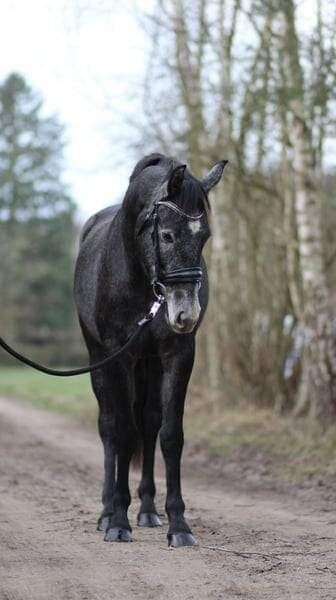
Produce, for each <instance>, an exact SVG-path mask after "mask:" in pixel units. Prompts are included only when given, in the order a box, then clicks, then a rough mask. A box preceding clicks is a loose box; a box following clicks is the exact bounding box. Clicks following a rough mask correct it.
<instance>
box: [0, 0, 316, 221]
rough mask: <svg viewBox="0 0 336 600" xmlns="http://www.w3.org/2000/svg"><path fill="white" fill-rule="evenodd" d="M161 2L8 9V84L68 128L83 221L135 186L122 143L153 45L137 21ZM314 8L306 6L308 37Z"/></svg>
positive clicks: (20, 0)
mask: <svg viewBox="0 0 336 600" xmlns="http://www.w3.org/2000/svg"><path fill="white" fill-rule="evenodd" d="M153 1H154V0H123V1H122V2H121V1H120V0H119V1H118V0H29V1H25V0H1V1H0V40H1V41H0V81H1V80H2V79H4V78H5V77H6V76H7V75H8V74H9V73H10V72H13V71H17V72H19V73H21V74H22V75H23V76H24V77H25V78H26V79H27V81H28V83H29V84H30V85H32V86H33V87H34V88H35V89H37V90H38V91H39V92H40V93H41V95H42V97H43V98H44V101H45V104H44V107H45V108H44V110H45V112H46V114H50V113H56V114H58V116H59V118H60V120H61V122H62V123H63V124H64V125H65V128H66V139H67V147H66V156H65V159H66V160H65V164H66V171H65V180H66V182H67V183H68V185H69V189H70V192H71V194H72V196H73V198H74V200H75V201H76V203H77V204H78V206H79V208H80V212H79V215H80V218H81V219H84V218H85V217H87V216H89V215H90V214H92V213H94V212H96V211H97V210H99V209H100V208H103V207H104V206H107V205H109V204H112V203H114V202H117V201H118V200H120V199H121V198H122V196H123V194H124V192H125V190H126V187H127V184H128V177H129V174H130V172H131V170H132V168H133V165H134V155H133V154H132V153H131V152H129V151H127V148H125V147H121V145H120V138H121V134H122V133H123V128H124V127H125V118H124V117H125V115H127V114H130V115H132V114H133V115H134V114H135V112H136V107H137V106H140V104H139V99H140V93H141V91H140V86H137V84H136V82H137V81H141V79H142V75H143V73H144V64H145V57H146V51H147V44H148V41H147V37H146V35H145V32H144V29H143V25H142V24H141V22H139V17H138V16H137V15H139V11H145V12H149V11H150V9H151V6H152V5H153ZM313 4H314V2H313V0H300V2H299V15H298V17H299V18H298V24H299V26H300V27H301V28H303V29H304V28H305V27H306V26H307V27H308V28H309V26H310V23H311V15H312V12H313ZM135 8H137V10H135ZM130 135H132V134H131V132H130ZM145 153H146V149H145V148H144V154H145Z"/></svg>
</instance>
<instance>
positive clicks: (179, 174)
mask: <svg viewBox="0 0 336 600" xmlns="http://www.w3.org/2000/svg"><path fill="white" fill-rule="evenodd" d="M186 168H187V165H179V166H178V167H176V168H175V169H174V170H173V171H172V173H171V175H170V177H169V179H168V183H167V192H168V196H174V195H175V194H178V193H179V192H180V191H181V187H182V183H183V178H184V171H185V170H186Z"/></svg>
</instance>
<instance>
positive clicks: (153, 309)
mask: <svg viewBox="0 0 336 600" xmlns="http://www.w3.org/2000/svg"><path fill="white" fill-rule="evenodd" d="M155 295H156V300H155V302H153V304H152V306H151V308H150V311H149V313H148V314H147V315H146V316H145V317H143V319H141V320H140V321H138V323H137V326H138V328H137V329H136V330H135V332H134V333H133V334H132V335H131V336H130V337H129V338H128V340H127V342H126V343H125V344H124V345H123V346H122V347H121V348H119V350H116V351H115V352H113V354H111V355H110V356H108V357H107V358H104V359H103V360H100V361H99V362H97V363H94V364H93V365H88V366H86V367H79V368H78V369H71V370H68V371H62V370H58V369H50V368H49V367H45V366H44V365H41V364H39V363H37V362H35V361H34V360H31V359H30V358H27V357H26V356H23V355H22V354H20V353H19V352H17V351H16V350H14V349H13V348H11V346H9V345H8V344H7V343H6V342H5V340H4V339H3V338H2V337H0V346H1V347H2V348H3V349H4V350H6V352H8V354H10V355H11V356H13V357H14V358H16V359H17V360H19V361H20V362H22V363H24V364H26V365H28V366H29V367H32V368H33V369H36V371H41V373H46V374H47V375H54V376H55V377H73V376H74V375H83V374H84V373H92V371H96V370H97V369H101V368H102V367H105V366H106V365H108V364H109V363H110V362H112V360H114V359H115V358H117V356H120V355H121V354H123V353H124V352H126V350H128V348H130V347H131V346H132V344H133V342H134V340H135V339H136V338H137V337H138V335H139V334H140V332H141V330H142V328H143V327H144V326H145V325H147V323H150V322H151V321H152V320H153V319H154V317H155V316H156V314H157V312H158V310H159V308H160V306H161V305H162V304H163V303H164V302H165V299H164V297H163V296H161V295H158V294H156V293H155Z"/></svg>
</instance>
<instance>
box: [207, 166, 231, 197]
mask: <svg viewBox="0 0 336 600" xmlns="http://www.w3.org/2000/svg"><path fill="white" fill-rule="evenodd" d="M228 162H229V161H228V160H220V161H219V162H218V163H216V164H215V166H214V167H212V169H211V171H209V173H208V174H207V175H206V176H205V177H204V178H203V179H202V181H201V183H202V187H203V188H204V190H205V191H206V193H208V192H210V190H211V189H212V188H213V187H214V186H215V185H217V183H218V182H219V180H220V178H221V177H222V175H223V171H224V168H225V166H226V165H227V164H228Z"/></svg>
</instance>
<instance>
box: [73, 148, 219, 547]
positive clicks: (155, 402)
mask: <svg viewBox="0 0 336 600" xmlns="http://www.w3.org/2000/svg"><path fill="white" fill-rule="evenodd" d="M226 163H227V161H220V162H218V163H216V164H215V166H214V167H213V168H212V169H211V170H210V172H209V173H208V174H207V175H206V176H205V177H204V178H203V180H202V181H199V180H198V179H196V178H195V177H194V176H193V175H192V174H191V172H190V171H189V170H188V168H187V167H186V165H185V164H182V163H181V162H179V161H177V160H176V159H173V158H170V157H167V156H164V155H162V154H159V153H156V154H151V155H149V156H145V157H144V158H143V159H141V160H140V161H139V162H138V163H137V164H136V166H135V168H134V170H133V172H132V174H131V177H130V181H129V186H128V189H127V191H126V194H125V197H124V199H123V201H122V203H121V204H120V205H112V206H110V207H108V208H105V209H103V210H101V211H100V212H98V213H97V214H95V215H94V216H92V217H91V218H90V219H89V220H88V221H87V223H86V224H85V225H84V228H83V231H82V233H81V237H80V249H79V254H78V258H77V262H76V270H75V286H74V292H75V303H76V307H77V311H78V317H79V323H80V327H81V330H82V333H83V337H84V340H85V343H86V346H87V349H88V353H89V357H90V363H94V362H95V361H100V360H102V359H104V358H105V357H107V356H108V355H109V354H111V352H112V351H113V350H115V349H116V348H118V347H120V346H122V345H123V344H124V343H125V341H126V340H127V339H128V338H129V336H130V335H131V333H132V331H134V328H135V327H136V325H137V324H138V323H139V320H141V317H143V315H144V313H146V311H147V309H148V306H149V305H151V303H152V302H153V299H155V298H158V299H159V303H158V305H157V314H156V316H155V318H153V319H152V320H151V321H150V323H148V324H147V325H146V327H145V328H143V329H142V331H141V334H140V335H139V336H138V338H137V340H136V341H135V342H134V344H133V345H132V346H131V348H128V351H127V352H126V353H125V354H124V355H121V356H120V357H118V359H116V360H115V361H113V362H112V363H111V364H109V365H107V366H105V367H103V368H101V369H98V370H96V371H94V372H93V373H91V385H92V389H93V392H94V394H95V396H96V398H97V401H98V407H99V417H98V430H99V434H100V438H101V441H102V443H103V447H104V471H105V477H104V484H103V493H102V504H103V511H102V513H101V515H100V517H99V520H98V529H99V530H101V531H104V532H105V534H104V540H105V541H108V542H130V541H132V528H131V525H130V522H129V519H128V515H127V513H128V508H129V506H130V503H131V496H130V490H129V468H130V463H131V460H132V458H134V455H137V454H138V453H139V452H138V451H139V448H140V449H141V452H140V454H141V457H142V474H141V481H140V485H139V488H138V494H139V497H140V502H141V505H140V510H139V513H138V517H137V523H138V525H139V526H140V527H157V526H160V525H161V522H160V519H159V516H158V513H157V510H156V506H155V492H156V488H155V482H154V455H155V447H156V442H157V437H158V435H159V438H160V444H161V450H162V454H163V458H164V462H165V470H166V487H167V494H166V505H165V509H166V513H167V516H168V522H169V529H168V533H167V538H168V545H169V546H172V547H179V546H192V545H194V544H196V543H197V542H196V539H195V537H194V535H193V534H192V531H191V529H190V527H189V525H188V523H187V521H186V519H185V517H184V511H185V504H184V501H183V498H182V492H181V475H180V464H181V455H182V449H183V441H184V438H183V412H184V403H185V396H186V391H187V386H188V382H189V379H190V376H191V372H192V369H193V364H194V354H195V335H196V331H197V329H198V327H199V325H200V323H201V321H202V318H203V315H204V313H205V310H206V307H207V302H208V280H207V270H206V265H205V262H204V260H203V257H202V250H203V247H204V245H205V243H206V241H207V239H208V238H209V236H210V224H209V214H210V213H209V211H210V205H209V199H208V193H209V191H210V190H211V189H212V188H213V186H214V185H216V184H217V183H218V182H219V180H220V178H221V176H222V173H223V170H224V167H225V164H226ZM158 306H159V309H158Z"/></svg>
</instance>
